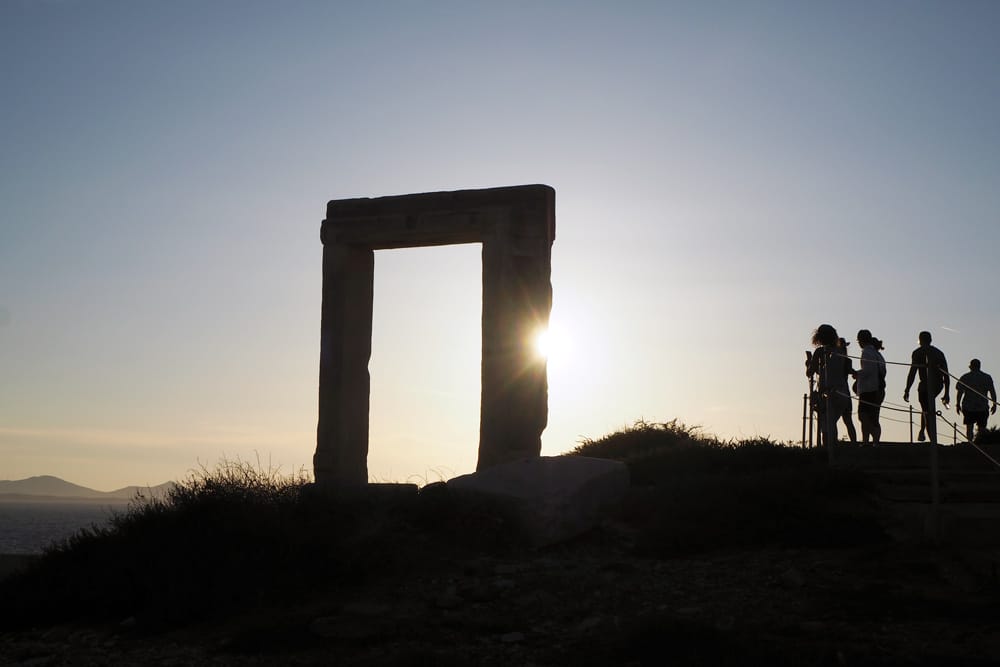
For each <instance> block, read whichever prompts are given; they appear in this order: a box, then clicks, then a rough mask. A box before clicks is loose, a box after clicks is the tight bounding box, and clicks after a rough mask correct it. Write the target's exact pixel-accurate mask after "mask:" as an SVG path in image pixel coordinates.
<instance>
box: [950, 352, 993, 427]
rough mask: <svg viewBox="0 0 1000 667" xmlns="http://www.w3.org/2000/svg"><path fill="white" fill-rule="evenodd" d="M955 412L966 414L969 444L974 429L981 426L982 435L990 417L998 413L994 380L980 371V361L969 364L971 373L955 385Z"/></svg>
mask: <svg viewBox="0 0 1000 667" xmlns="http://www.w3.org/2000/svg"><path fill="white" fill-rule="evenodd" d="M987 395H988V396H989V398H987ZM963 399H964V400H963ZM987 410H989V413H987ZM955 411H956V412H958V414H962V413H963V412H965V439H966V440H967V441H968V442H972V441H973V440H972V435H973V433H972V430H973V427H974V426H979V432H980V433H982V432H983V431H984V430H986V422H987V420H989V418H990V417H989V416H990V415H991V414H992V415H995V414H996V413H997V390H996V388H994V386H993V378H992V377H990V376H989V374H988V373H984V372H982V371H981V370H980V363H979V359H973V360H972V361H970V362H969V372H968V373H966V374H965V375H963V376H962V377H960V378H959V379H958V382H957V383H956V384H955Z"/></svg>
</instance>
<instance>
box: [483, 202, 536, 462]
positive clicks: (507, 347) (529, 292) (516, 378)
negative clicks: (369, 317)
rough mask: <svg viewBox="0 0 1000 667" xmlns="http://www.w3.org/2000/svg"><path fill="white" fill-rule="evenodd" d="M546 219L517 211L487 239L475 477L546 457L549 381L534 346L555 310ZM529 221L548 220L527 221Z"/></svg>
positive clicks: (533, 211)
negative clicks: (493, 468) (523, 460)
mask: <svg viewBox="0 0 1000 667" xmlns="http://www.w3.org/2000/svg"><path fill="white" fill-rule="evenodd" d="M548 215H549V213H548V212H547V211H546V210H545V209H539V210H530V209H529V210H520V211H514V212H512V214H511V216H509V217H508V218H507V219H506V220H504V221H502V222H500V223H499V224H498V225H497V227H496V229H494V230H493V233H491V234H489V235H488V236H487V237H486V238H484V239H483V278H484V279H483V321H482V329H483V332H482V334H483V360H482V403H481V407H480V425H479V461H478V464H477V466H476V469H477V470H482V469H484V468H488V467H490V466H494V465H497V464H500V463H508V462H510V461H516V460H518V459H521V458H528V457H537V456H539V455H540V454H541V449H542V439H541V437H542V431H543V430H545V425H546V423H547V421H548V378H547V374H546V365H545V360H544V359H542V358H541V357H540V356H539V355H538V353H537V350H536V347H535V339H536V337H537V334H538V332H539V331H541V330H543V329H545V328H546V327H547V326H548V323H549V311H550V310H551V308H552V283H551V245H552V241H551V239H550V238H549V237H548V234H546V233H545V231H546V230H547V229H548V227H547V226H546V224H545V217H546V216H548ZM525 216H542V217H543V219H542V220H540V221H537V220H534V221H526V220H524V217H525ZM525 222H533V223H534V224H524V223H525ZM532 230H540V232H541V233H538V232H537V231H536V232H535V233H532Z"/></svg>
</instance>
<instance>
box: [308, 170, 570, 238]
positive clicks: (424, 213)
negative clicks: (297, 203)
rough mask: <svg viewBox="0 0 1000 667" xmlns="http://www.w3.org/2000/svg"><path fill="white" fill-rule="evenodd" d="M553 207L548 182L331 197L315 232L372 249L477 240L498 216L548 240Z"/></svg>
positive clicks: (515, 229)
mask: <svg viewBox="0 0 1000 667" xmlns="http://www.w3.org/2000/svg"><path fill="white" fill-rule="evenodd" d="M554 210H555V190H553V189H552V188H551V187H549V186H548V185H518V186H512V187H505V188H486V189H482V190H456V191H454V192H426V193H421V194H413V195H396V196H391V197H375V198H357V199H335V200H332V201H330V202H329V203H328V204H327V207H326V220H324V221H323V227H322V231H321V234H320V235H321V239H322V240H323V243H348V244H352V245H364V246H367V247H369V248H372V249H373V250H382V249H387V248H407V247H422V246H429V245H450V244H457V243H478V242H481V241H482V240H483V237H484V236H485V235H488V234H490V233H491V232H492V229H493V225H494V223H495V221H496V220H497V219H501V218H502V219H506V220H508V221H509V222H508V224H510V226H511V229H510V233H511V234H514V235H518V236H536V237H537V236H541V237H543V238H545V239H546V240H547V241H548V242H549V244H550V245H551V243H552V242H553V241H554V240H555V216H554V214H553V211H554ZM539 218H542V219H543V220H544V221H545V222H544V224H543V225H539V224H538V219H539ZM522 221H523V224H519V223H520V222H522Z"/></svg>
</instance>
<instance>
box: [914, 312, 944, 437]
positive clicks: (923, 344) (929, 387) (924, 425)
mask: <svg viewBox="0 0 1000 667" xmlns="http://www.w3.org/2000/svg"><path fill="white" fill-rule="evenodd" d="M917 342H918V343H919V344H920V347H918V348H917V349H915V350H914V351H913V354H912V355H910V372H909V373H907V375H906V389H905V390H903V400H904V401H906V402H907V403H909V402H910V387H911V386H912V385H913V379H914V378H915V377H917V375H918V374H919V376H920V383H919V384H917V398H918V399H919V401H920V432H919V433H918V434H917V440H919V441H921V442H923V441H924V439H925V438H924V430H925V429H926V431H927V437H928V438H930V441H931V442H933V443H935V444H936V443H937V414H936V413H935V412H934V411H933V410H931V402H932V401H933V400H934V397H935V396H937V395H938V394H940V393H941V388H942V387H944V396H943V397H942V398H941V402H942V403H944V407H946V408H947V407H948V402H949V401H950V399H949V397H948V389H949V387H950V386H951V378H950V376H949V375H948V360H947V359H945V357H944V352H942V351H941V350H939V349H937V348H936V347H934V346H933V345H931V332H930V331H921V332H920V335H919V336H918V337H917Z"/></svg>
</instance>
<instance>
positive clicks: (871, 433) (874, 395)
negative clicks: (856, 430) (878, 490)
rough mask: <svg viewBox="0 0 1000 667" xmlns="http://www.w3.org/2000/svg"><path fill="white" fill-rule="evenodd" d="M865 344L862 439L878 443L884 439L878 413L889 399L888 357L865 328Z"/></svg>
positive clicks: (860, 412)
mask: <svg viewBox="0 0 1000 667" xmlns="http://www.w3.org/2000/svg"><path fill="white" fill-rule="evenodd" d="M858 345H860V346H861V370H859V371H858V374H857V380H858V388H857V391H858V421H860V422H861V441H862V442H863V443H864V444H868V438H869V437H871V439H872V442H874V443H875V444H876V445H877V444H878V443H879V441H880V440H881V439H882V425H881V424H879V423H878V413H879V410H881V407H882V401H884V400H885V358H884V357H883V356H882V353H881V352H879V348H880V347H881V346H882V345H881V341H877V340H876V339H875V337H874V336H872V332H871V331H869V330H868V329H862V330H861V331H859V332H858Z"/></svg>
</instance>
